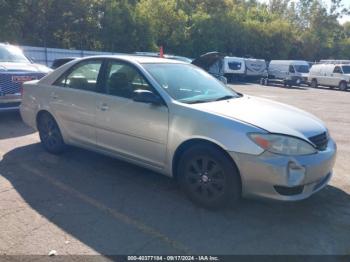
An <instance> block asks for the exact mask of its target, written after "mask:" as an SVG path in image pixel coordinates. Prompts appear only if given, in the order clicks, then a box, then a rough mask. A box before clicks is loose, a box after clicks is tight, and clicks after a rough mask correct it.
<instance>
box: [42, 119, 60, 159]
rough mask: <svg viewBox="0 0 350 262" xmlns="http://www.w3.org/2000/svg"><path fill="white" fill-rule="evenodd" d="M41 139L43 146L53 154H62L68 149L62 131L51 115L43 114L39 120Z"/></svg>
mask: <svg viewBox="0 0 350 262" xmlns="http://www.w3.org/2000/svg"><path fill="white" fill-rule="evenodd" d="M38 130H39V137H40V140H41V143H42V145H43V146H44V148H45V149H46V151H48V152H49V153H52V154H59V153H62V152H63V151H64V149H65V147H66V145H65V143H64V141H63V138H62V134H61V131H60V129H59V127H58V125H57V123H56V121H55V119H54V118H53V117H52V116H51V115H50V114H49V113H43V114H42V115H40V116H39V119H38Z"/></svg>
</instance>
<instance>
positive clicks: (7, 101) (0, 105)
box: [0, 94, 22, 111]
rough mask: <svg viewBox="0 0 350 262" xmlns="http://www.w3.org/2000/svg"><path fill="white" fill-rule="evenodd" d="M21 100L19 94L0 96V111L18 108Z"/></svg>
mask: <svg viewBox="0 0 350 262" xmlns="http://www.w3.org/2000/svg"><path fill="white" fill-rule="evenodd" d="M21 101H22V97H21V95H20V94H14V95H6V96H0V111H8V110H18V109H19V106H20V104H21Z"/></svg>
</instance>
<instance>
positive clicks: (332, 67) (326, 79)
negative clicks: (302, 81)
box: [309, 64, 350, 91]
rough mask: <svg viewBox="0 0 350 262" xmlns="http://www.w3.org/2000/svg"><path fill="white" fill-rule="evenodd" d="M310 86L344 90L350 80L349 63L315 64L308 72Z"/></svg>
mask: <svg viewBox="0 0 350 262" xmlns="http://www.w3.org/2000/svg"><path fill="white" fill-rule="evenodd" d="M309 81H310V83H311V87H314V88H316V87H317V86H318V85H321V86H329V87H331V88H334V87H339V89H340V90H343V91H344V90H346V89H347V88H348V87H349V81H350V64H315V65H313V66H312V67H311V70H310V74H309Z"/></svg>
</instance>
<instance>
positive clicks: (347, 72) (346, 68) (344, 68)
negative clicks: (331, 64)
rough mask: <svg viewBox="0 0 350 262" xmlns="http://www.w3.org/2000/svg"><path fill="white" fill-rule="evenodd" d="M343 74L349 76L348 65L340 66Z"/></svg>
mask: <svg viewBox="0 0 350 262" xmlns="http://www.w3.org/2000/svg"><path fill="white" fill-rule="evenodd" d="M342 69H343V72H344V74H350V65H348V66H342Z"/></svg>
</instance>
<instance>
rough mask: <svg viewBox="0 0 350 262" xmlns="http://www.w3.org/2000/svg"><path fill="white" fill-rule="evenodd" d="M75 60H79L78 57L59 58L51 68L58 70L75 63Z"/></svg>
mask: <svg viewBox="0 0 350 262" xmlns="http://www.w3.org/2000/svg"><path fill="white" fill-rule="evenodd" d="M74 59H77V57H62V58H57V59H55V60H53V62H52V65H51V68H52V69H56V68H59V67H60V66H61V65H64V64H67V63H68V62H70V61H73V60H74Z"/></svg>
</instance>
